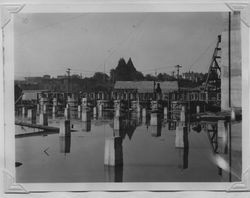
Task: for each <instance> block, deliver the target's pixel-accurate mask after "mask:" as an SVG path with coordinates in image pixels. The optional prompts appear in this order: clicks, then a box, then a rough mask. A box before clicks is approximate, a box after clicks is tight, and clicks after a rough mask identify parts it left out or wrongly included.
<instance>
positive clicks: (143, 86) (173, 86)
mask: <svg viewBox="0 0 250 198" xmlns="http://www.w3.org/2000/svg"><path fill="white" fill-rule="evenodd" d="M157 83H159V84H160V88H161V90H162V93H166V92H171V91H176V90H178V83H177V81H163V82H156V86H155V88H156V87H157ZM114 89H127V90H129V89H131V90H137V91H138V92H139V93H153V92H154V81H117V82H116V83H115V86H114Z"/></svg>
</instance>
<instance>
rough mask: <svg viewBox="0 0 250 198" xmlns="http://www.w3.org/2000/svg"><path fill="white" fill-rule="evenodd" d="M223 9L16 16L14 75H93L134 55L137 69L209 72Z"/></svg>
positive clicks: (158, 71) (222, 21)
mask: <svg viewBox="0 0 250 198" xmlns="http://www.w3.org/2000/svg"><path fill="white" fill-rule="evenodd" d="M224 20H225V18H223V15H222V13H113V14H111V13H110V14H107V13H106V14H100V13H99V14H93V13H82V14H81V13H75V14H18V15H15V25H14V32H15V36H14V37H15V77H16V79H20V78H21V77H24V76H41V75H44V74H49V75H52V76H57V75H64V74H66V69H67V68H71V69H72V71H71V73H72V74H82V75H83V76H84V77H85V76H92V75H93V73H94V72H97V71H101V72H103V71H105V72H106V73H107V74H109V71H110V69H111V68H115V67H116V66H117V63H118V60H119V59H120V58H121V57H124V58H125V60H126V61H127V60H128V58H129V57H131V59H132V61H133V63H134V65H135V67H136V69H137V70H139V71H142V72H143V73H144V74H147V73H150V74H154V73H155V71H156V72H157V73H160V72H166V73H169V74H170V73H171V72H172V71H173V70H175V68H174V65H177V64H179V65H182V66H183V67H182V68H181V72H185V71H189V70H192V71H197V72H206V71H207V69H208V66H209V63H210V59H211V56H212V53H213V49H214V47H215V44H216V41H217V40H216V39H217V35H218V34H221V32H222V31H223V30H224V29H225V25H226V23H225V22H224Z"/></svg>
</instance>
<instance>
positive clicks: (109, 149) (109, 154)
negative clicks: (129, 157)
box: [104, 137, 123, 166]
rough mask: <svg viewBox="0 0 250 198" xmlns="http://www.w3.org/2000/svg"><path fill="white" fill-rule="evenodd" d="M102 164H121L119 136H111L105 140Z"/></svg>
mask: <svg viewBox="0 0 250 198" xmlns="http://www.w3.org/2000/svg"><path fill="white" fill-rule="evenodd" d="M104 165H107V166H122V165H123V150H122V138H121V137H111V138H109V139H106V140H105V149H104Z"/></svg>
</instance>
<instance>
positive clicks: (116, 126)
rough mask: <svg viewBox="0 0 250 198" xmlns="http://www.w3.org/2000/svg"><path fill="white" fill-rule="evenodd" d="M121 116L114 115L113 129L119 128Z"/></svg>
mask: <svg viewBox="0 0 250 198" xmlns="http://www.w3.org/2000/svg"><path fill="white" fill-rule="evenodd" d="M120 122H121V118H120V117H119V116H115V117H114V130H118V131H119V130H120V129H121V124H120Z"/></svg>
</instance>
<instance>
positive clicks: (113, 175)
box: [104, 166, 123, 182]
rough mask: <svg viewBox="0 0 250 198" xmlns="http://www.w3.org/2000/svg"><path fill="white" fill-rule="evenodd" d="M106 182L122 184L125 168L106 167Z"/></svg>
mask: <svg viewBox="0 0 250 198" xmlns="http://www.w3.org/2000/svg"><path fill="white" fill-rule="evenodd" d="M104 172H105V181H106V182H122V181H123V179H122V178H123V166H104Z"/></svg>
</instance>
